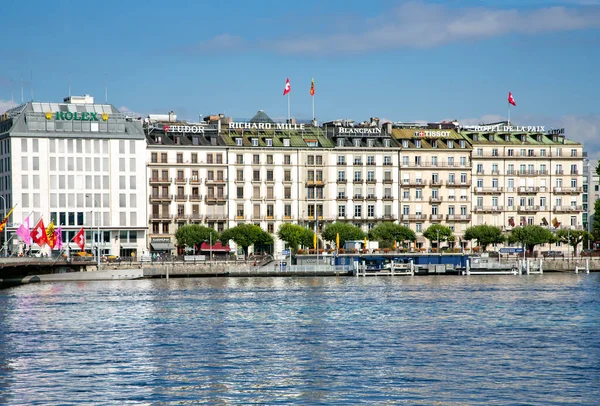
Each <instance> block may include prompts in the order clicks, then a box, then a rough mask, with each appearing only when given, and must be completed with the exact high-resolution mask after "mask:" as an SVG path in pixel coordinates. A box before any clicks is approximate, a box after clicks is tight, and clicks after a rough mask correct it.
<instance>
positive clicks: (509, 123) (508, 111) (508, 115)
mask: <svg viewBox="0 0 600 406" xmlns="http://www.w3.org/2000/svg"><path fill="white" fill-rule="evenodd" d="M508 126H509V127H510V103H508Z"/></svg>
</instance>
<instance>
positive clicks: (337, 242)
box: [335, 233, 340, 249]
mask: <svg viewBox="0 0 600 406" xmlns="http://www.w3.org/2000/svg"><path fill="white" fill-rule="evenodd" d="M335 247H336V248H337V249H340V233H336V234H335Z"/></svg>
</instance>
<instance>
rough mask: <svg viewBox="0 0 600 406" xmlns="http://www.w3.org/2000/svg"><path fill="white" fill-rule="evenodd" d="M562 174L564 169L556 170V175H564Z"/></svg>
mask: <svg viewBox="0 0 600 406" xmlns="http://www.w3.org/2000/svg"><path fill="white" fill-rule="evenodd" d="M564 174H565V171H564V170H562V169H557V170H556V175H564Z"/></svg>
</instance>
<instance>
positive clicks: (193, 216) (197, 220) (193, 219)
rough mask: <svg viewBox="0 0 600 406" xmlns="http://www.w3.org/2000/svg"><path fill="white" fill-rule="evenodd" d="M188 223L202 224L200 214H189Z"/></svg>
mask: <svg viewBox="0 0 600 406" xmlns="http://www.w3.org/2000/svg"><path fill="white" fill-rule="evenodd" d="M190 221H191V222H192V223H202V215H201V214H200V213H194V214H190Z"/></svg>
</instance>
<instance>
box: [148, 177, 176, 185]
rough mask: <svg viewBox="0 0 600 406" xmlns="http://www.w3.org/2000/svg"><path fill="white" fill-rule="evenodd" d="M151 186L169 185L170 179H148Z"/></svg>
mask: <svg viewBox="0 0 600 406" xmlns="http://www.w3.org/2000/svg"><path fill="white" fill-rule="evenodd" d="M150 184H151V185H170V184H171V179H170V178H150Z"/></svg>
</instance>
